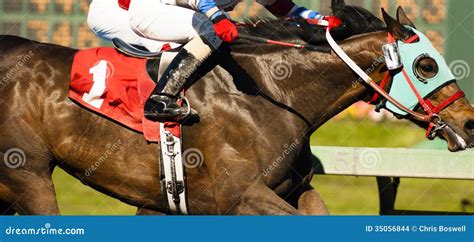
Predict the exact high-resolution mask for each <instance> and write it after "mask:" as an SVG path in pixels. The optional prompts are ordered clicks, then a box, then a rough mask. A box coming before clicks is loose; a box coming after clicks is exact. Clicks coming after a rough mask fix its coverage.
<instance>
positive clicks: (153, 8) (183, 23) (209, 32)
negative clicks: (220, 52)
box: [129, 0, 222, 59]
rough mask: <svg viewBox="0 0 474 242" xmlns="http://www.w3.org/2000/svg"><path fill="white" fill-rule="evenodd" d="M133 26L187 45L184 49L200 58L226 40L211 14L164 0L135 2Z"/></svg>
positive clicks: (149, 35)
mask: <svg viewBox="0 0 474 242" xmlns="http://www.w3.org/2000/svg"><path fill="white" fill-rule="evenodd" d="M129 15H130V26H131V27H132V29H133V30H134V31H135V32H136V33H137V34H138V35H140V36H143V37H145V38H148V39H154V40H158V41H165V42H176V43H182V44H186V43H187V44H186V45H185V46H184V48H185V49H186V50H188V52H190V53H192V54H193V55H194V56H195V57H196V58H198V59H205V58H206V57H207V56H209V55H210V54H211V53H212V49H217V48H218V47H219V46H220V45H221V43H222V41H221V40H220V39H219V38H218V37H217V36H216V34H215V32H214V27H213V24H212V22H211V21H210V20H209V18H208V17H207V16H205V15H204V14H201V13H199V12H196V11H194V10H191V9H187V8H183V7H179V6H175V5H168V4H165V3H162V2H161V1H160V0H139V1H132V2H131V4H130V8H129Z"/></svg>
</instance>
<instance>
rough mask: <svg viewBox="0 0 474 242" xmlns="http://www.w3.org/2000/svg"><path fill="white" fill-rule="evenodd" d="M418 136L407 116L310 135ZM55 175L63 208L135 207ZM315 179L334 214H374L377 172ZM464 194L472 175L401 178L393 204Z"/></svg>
mask: <svg viewBox="0 0 474 242" xmlns="http://www.w3.org/2000/svg"><path fill="white" fill-rule="evenodd" d="M422 141H424V132H423V130H421V129H419V128H417V127H414V126H413V125H411V124H409V123H406V122H388V121H386V122H382V123H374V122H371V121H355V120H344V121H338V122H334V121H331V122H328V123H327V124H326V125H324V126H323V127H322V128H321V129H319V130H318V131H317V132H316V133H315V134H314V135H313V136H312V138H311V142H312V144H313V145H324V146H360V147H413V146H415V145H416V144H418V143H420V142H422ZM53 179H54V181H55V186H56V189H57V195H58V202H59V206H60V209H61V212H62V213H63V214H67V215H76V214H82V215H127V214H134V213H135V208H134V207H131V206H128V205H126V204H124V203H121V202H120V201H118V200H116V199H113V198H110V197H108V196H106V195H104V194H101V193H99V192H96V191H94V190H92V189H91V188H89V187H87V186H84V185H82V183H80V182H79V181H78V180H75V179H74V178H72V177H70V176H69V175H67V174H66V173H64V172H63V171H61V170H60V169H56V171H55V172H54V176H53ZM313 185H314V186H315V187H316V188H317V190H318V191H319V192H320V193H321V195H322V197H323V199H324V200H325V202H326V204H327V206H328V207H329V210H330V212H331V213H332V214H353V215H361V214H364V215H366V214H378V209H379V208H378V195H377V186H376V182H375V178H372V177H346V176H316V177H315V179H314V180H313ZM462 199H469V200H470V201H474V187H473V183H472V182H471V181H450V180H435V179H426V180H423V179H402V181H401V187H400V192H399V196H398V199H397V205H396V206H397V209H416V210H441V211H462V209H461V205H460V201H461V200H462ZM471 211H472V209H471Z"/></svg>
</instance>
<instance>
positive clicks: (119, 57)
mask: <svg viewBox="0 0 474 242" xmlns="http://www.w3.org/2000/svg"><path fill="white" fill-rule="evenodd" d="M113 43H114V45H115V46H116V47H115V48H110V47H99V48H93V49H87V50H80V51H78V52H76V54H75V56H74V61H73V65H72V69H71V80H70V84H69V93H68V95H69V98H70V99H71V100H72V101H74V102H75V103H77V104H78V105H79V106H81V107H83V108H85V109H87V110H89V111H92V112H94V113H96V114H98V115H100V116H102V117H105V118H107V119H109V120H112V121H114V122H115V123H118V124H120V125H122V126H125V127H127V128H129V129H131V130H134V131H136V132H139V133H142V134H143V136H144V139H145V140H146V141H148V142H154V143H159V145H160V148H161V149H160V151H161V152H160V157H159V159H158V160H159V162H160V166H161V169H160V180H161V188H162V191H163V196H164V199H163V200H164V201H165V206H166V207H167V208H168V211H169V213H170V214H187V204H186V184H185V175H184V164H183V159H182V154H183V151H182V146H181V144H182V142H181V138H182V136H181V124H179V123H175V122H165V123H158V122H153V121H150V120H148V119H146V118H145V117H144V114H143V113H144V112H143V109H144V104H145V102H146V100H147V99H148V97H149V95H150V94H151V92H152V91H153V89H154V88H155V86H156V85H157V82H158V80H159V79H160V76H161V74H162V73H163V72H164V70H165V69H166V68H167V66H168V64H169V63H170V62H171V61H172V60H173V58H174V56H175V55H176V53H177V52H176V50H168V51H160V52H148V51H146V50H145V49H142V48H140V47H135V46H132V45H129V44H127V43H125V42H124V41H122V40H120V39H114V41H113ZM157 67H158V68H157Z"/></svg>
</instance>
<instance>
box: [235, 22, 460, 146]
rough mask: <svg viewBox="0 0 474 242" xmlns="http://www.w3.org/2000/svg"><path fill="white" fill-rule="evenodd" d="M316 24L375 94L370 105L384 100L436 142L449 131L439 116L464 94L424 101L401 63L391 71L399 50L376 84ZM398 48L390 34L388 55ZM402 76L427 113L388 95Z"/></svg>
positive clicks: (311, 48)
mask: <svg viewBox="0 0 474 242" xmlns="http://www.w3.org/2000/svg"><path fill="white" fill-rule="evenodd" d="M313 24H314V23H313ZM317 24H318V25H321V26H325V27H326V39H327V41H328V43H329V45H330V46H331V48H332V50H333V51H334V52H335V53H336V54H337V55H338V56H339V58H341V60H342V61H344V62H345V63H346V64H347V65H348V66H349V68H351V69H352V70H353V71H354V72H355V73H356V74H357V75H358V76H359V77H360V78H361V80H363V81H364V82H365V83H366V84H367V85H368V86H370V87H371V88H372V89H373V90H374V91H375V94H374V95H373V97H372V99H371V100H370V101H369V103H374V102H376V101H382V98H384V99H385V100H386V101H388V102H390V103H392V104H393V105H394V106H396V107H397V108H399V109H400V110H402V111H404V112H406V113H407V114H408V115H410V116H411V117H412V118H413V119H414V120H417V121H421V122H423V123H427V124H428V126H427V131H426V137H427V138H428V139H434V138H435V137H436V136H437V135H438V133H439V132H440V131H442V130H443V129H445V128H446V127H447V124H446V123H445V122H443V121H442V119H441V117H440V116H439V113H440V112H441V111H443V110H444V109H446V108H447V107H449V106H450V105H451V104H453V103H454V102H456V101H457V100H458V99H460V98H463V97H464V96H465V94H464V92H463V91H458V92H456V93H455V94H453V95H451V96H450V97H448V98H447V99H446V100H444V101H443V102H441V103H440V104H439V105H437V106H435V105H433V103H432V102H431V101H430V100H429V97H422V95H420V92H419V91H418V89H417V88H416V87H415V85H414V83H413V81H412V80H411V78H410V77H409V75H408V73H407V71H406V69H405V67H404V66H403V63H401V62H400V65H396V66H394V68H388V67H389V66H390V65H389V64H388V62H390V61H397V60H392V59H391V58H394V56H393V54H395V55H398V58H399V52H398V50H395V51H394V50H393V48H392V49H391V50H392V51H388V52H387V53H385V55H384V56H385V64H386V65H387V72H386V73H385V75H384V78H383V79H382V81H381V82H380V84H377V82H375V81H373V80H372V78H371V77H370V76H369V75H368V74H367V73H366V72H365V71H363V70H362V69H361V68H360V67H359V66H358V65H357V64H356V63H355V62H354V61H353V60H352V59H351V58H350V57H349V56H348V55H347V54H346V53H345V52H344V51H343V50H342V48H341V47H340V46H339V45H338V44H337V43H336V41H335V40H334V39H333V37H332V36H331V33H330V30H331V29H330V28H329V27H327V25H328V24H327V22H326V21H319V22H317ZM240 38H241V39H246V40H249V41H254V42H260V43H264V44H271V45H280V46H285V47H292V48H298V49H308V50H315V49H320V48H321V47H319V48H318V46H312V45H302V44H295V43H287V42H281V41H275V40H270V39H265V38H260V37H253V36H247V35H241V36H240ZM418 39H419V36H418V35H416V34H415V35H414V36H412V37H410V38H408V39H407V40H405V41H404V43H407V44H409V43H414V42H416V41H417V40H418ZM396 44H397V43H396V40H395V38H394V37H393V35H392V34H391V33H388V44H387V45H385V46H384V52H385V47H387V50H390V47H391V46H392V47H396ZM395 57H396V56H395ZM398 61H400V60H398ZM400 74H402V75H403V77H404V79H405V80H406V82H407V83H408V85H409V87H410V89H411V91H412V92H413V94H414V95H415V96H416V98H417V100H418V104H419V105H420V106H421V107H422V108H423V111H424V113H419V112H416V111H413V110H412V109H410V108H408V107H406V106H405V105H403V104H402V103H400V102H399V101H398V100H396V99H395V98H393V97H392V96H391V95H390V94H389V93H388V92H387V91H385V87H386V86H387V84H388V83H389V82H390V81H392V80H393V79H394V77H395V76H396V75H400ZM359 80H360V79H359ZM441 87H444V86H441ZM428 96H429V95H428Z"/></svg>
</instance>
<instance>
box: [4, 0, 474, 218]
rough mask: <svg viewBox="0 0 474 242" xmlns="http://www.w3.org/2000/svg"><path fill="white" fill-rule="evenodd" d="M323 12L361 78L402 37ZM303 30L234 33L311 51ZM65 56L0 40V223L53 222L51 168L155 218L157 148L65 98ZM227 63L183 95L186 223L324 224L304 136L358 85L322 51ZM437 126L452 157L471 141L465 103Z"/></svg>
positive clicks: (361, 17) (238, 54)
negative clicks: (296, 219) (233, 217)
mask: <svg viewBox="0 0 474 242" xmlns="http://www.w3.org/2000/svg"><path fill="white" fill-rule="evenodd" d="M333 9H334V10H337V11H336V14H337V15H338V16H340V17H341V18H342V19H343V20H344V21H345V22H346V25H347V26H346V29H345V30H344V31H343V35H346V36H343V37H342V38H345V37H349V35H351V36H352V37H351V38H349V39H347V40H345V41H341V42H340V44H341V46H342V47H343V49H344V50H345V51H346V52H347V53H348V54H349V56H351V57H352V58H353V59H354V60H355V61H356V62H357V63H358V64H359V65H360V66H361V67H362V68H363V69H369V68H371V67H372V68H373V63H374V60H377V59H378V58H379V57H380V56H381V55H382V53H381V47H382V45H383V44H385V43H386V39H387V29H388V31H390V32H391V33H392V34H394V35H395V36H396V37H406V36H401V35H402V34H403V33H402V32H400V29H401V28H402V25H401V24H405V23H404V21H407V19H406V18H405V17H406V16H404V14H403V11H399V21H400V22H397V21H395V20H393V19H390V20H391V21H388V23H387V25H388V28H385V27H384V26H385V24H384V23H383V22H382V21H380V20H379V19H377V18H376V17H375V16H373V15H372V14H370V13H369V12H368V11H366V10H365V9H362V8H359V7H351V6H344V3H343V1H334V6H333ZM310 28H311V29H304V28H301V26H295V24H294V23H287V22H282V21H276V22H270V23H263V24H260V25H258V26H257V27H242V28H241V32H242V33H247V34H252V33H255V34H260V35H263V36H264V37H269V38H274V39H275V38H276V39H281V40H289V41H296V42H303V41H307V42H310V43H317V42H321V39H322V37H323V36H322V35H321V33H319V32H321V29H319V27H310ZM318 29H319V30H318ZM313 30H314V31H313ZM313 37H314V39H310V38H313ZM322 45H325V44H324V43H322ZM75 52H76V50H74V49H70V48H65V47H61V46H56V45H51V44H43V43H37V42H33V41H30V40H27V39H23V38H19V37H14V36H0V77H2V79H1V80H0V81H1V83H0V84H1V90H0V99H1V102H0V112H1V115H0V127H1V129H0V156H1V157H4V158H5V162H2V163H1V165H0V213H2V214H12V213H15V212H17V213H19V214H59V209H58V205H57V202H56V195H55V191H54V185H53V182H52V180H51V174H52V172H53V170H54V168H55V167H57V166H59V167H60V168H62V169H64V170H65V171H67V172H68V173H69V174H71V175H73V176H74V177H76V178H78V179H80V180H81V181H82V182H83V183H84V184H87V185H89V186H91V187H93V188H94V189H96V190H98V191H101V192H103V193H105V194H107V195H110V196H112V197H115V198H117V199H120V200H121V201H123V202H125V203H128V204H131V205H133V206H137V207H139V208H141V209H143V211H147V210H153V211H156V212H164V207H163V201H162V194H161V191H160V183H159V165H158V162H157V153H158V146H157V145H156V144H149V143H147V142H145V140H144V138H143V137H142V135H141V134H138V133H135V132H133V131H130V130H128V129H125V128H123V127H122V126H120V125H118V124H116V123H114V122H111V121H109V120H107V119H104V118H102V117H99V116H97V115H95V114H92V113H91V112H89V111H86V110H84V109H82V108H80V107H79V106H78V105H76V104H75V103H73V102H71V101H70V100H69V99H68V96H67V91H68V82H69V73H70V69H71V62H72V58H73V56H74V53H75ZM232 55H233V58H234V59H235V61H233V60H226V61H223V62H222V63H221V67H216V68H214V69H213V70H212V71H210V72H209V73H208V74H207V75H206V76H204V77H203V78H202V80H200V81H199V82H197V83H195V84H194V85H193V86H192V87H191V88H190V89H189V91H188V94H187V95H188V98H189V99H190V101H191V103H192V105H193V107H194V108H195V109H196V110H197V111H198V112H199V114H200V122H199V123H196V124H194V125H191V126H185V127H184V149H185V150H186V149H190V148H194V149H198V150H200V151H201V152H202V154H203V156H204V161H203V164H202V166H200V167H197V168H194V169H187V170H186V172H187V177H188V195H189V196H188V197H189V210H190V213H191V214H281V215H284V214H326V213H327V210H326V208H325V206H324V203H323V202H322V200H321V199H320V197H319V195H318V194H317V192H316V191H315V190H314V189H313V188H312V187H311V186H310V185H309V181H310V179H311V170H312V166H313V164H312V162H313V160H314V157H313V155H312V154H311V151H310V146H309V141H308V140H309V139H308V138H309V136H310V135H311V134H312V133H313V132H314V131H315V130H316V129H317V128H318V127H319V126H321V125H322V124H323V123H325V122H326V121H327V120H329V119H330V118H331V117H333V116H334V115H336V114H337V113H339V112H341V111H342V110H344V109H345V108H347V107H348V106H350V105H351V104H353V103H354V102H356V101H359V100H368V99H370V97H371V96H372V94H373V92H372V91H371V90H370V89H368V88H367V87H366V86H364V85H361V84H356V85H354V83H355V81H356V80H357V77H356V76H355V75H354V73H353V72H352V71H351V70H350V69H349V68H348V67H347V66H346V65H345V64H344V63H343V62H342V61H341V60H340V59H339V58H338V57H337V56H335V55H334V54H333V53H324V52H315V51H306V50H297V49H291V48H282V47H280V46H267V45H255V44H249V43H241V44H237V45H234V46H233V54H232ZM383 69H384V66H383V65H379V66H377V67H376V68H375V70H374V71H373V72H372V73H371V77H372V78H373V79H374V80H381V78H382V75H383ZM458 90H459V87H458V85H457V84H456V83H451V84H449V85H447V86H445V87H443V88H440V89H439V90H438V91H437V92H436V93H435V94H433V95H432V96H431V100H432V102H433V103H434V104H438V103H439V102H441V101H443V100H445V99H446V97H448V96H449V95H452V94H453V93H455V92H457V91H458ZM441 117H442V119H443V120H444V121H445V122H446V123H447V124H448V125H449V126H450V128H451V129H446V130H447V131H445V132H443V133H441V134H440V136H441V137H442V138H444V139H446V140H447V141H448V146H449V149H450V150H452V151H456V150H459V149H461V145H460V144H459V139H456V137H455V135H454V134H457V135H458V136H460V137H462V138H463V139H464V140H465V142H467V143H468V144H472V143H473V120H474V110H473V108H472V107H471V105H470V104H469V102H468V100H466V99H465V98H463V99H460V100H457V101H456V102H455V103H453V104H452V105H450V106H449V107H448V108H446V109H445V110H444V111H442V112H441ZM420 126H426V124H421V123H420ZM15 162H16V163H15ZM4 163H5V164H4ZM92 167H93V168H94V169H92V170H91V168H92ZM86 171H87V172H86ZM84 199H87V197H85V198H84Z"/></svg>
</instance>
